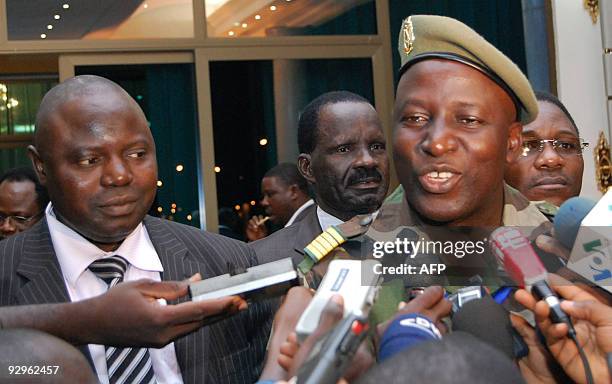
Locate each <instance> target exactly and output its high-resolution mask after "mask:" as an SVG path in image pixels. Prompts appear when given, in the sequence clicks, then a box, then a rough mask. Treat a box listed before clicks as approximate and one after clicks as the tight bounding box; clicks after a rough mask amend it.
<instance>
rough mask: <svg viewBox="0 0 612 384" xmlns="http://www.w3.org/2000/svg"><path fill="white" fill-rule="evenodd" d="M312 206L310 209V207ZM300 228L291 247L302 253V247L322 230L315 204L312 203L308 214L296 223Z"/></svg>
mask: <svg viewBox="0 0 612 384" xmlns="http://www.w3.org/2000/svg"><path fill="white" fill-rule="evenodd" d="M311 208H312V209H311ZM297 224H298V225H299V226H300V228H299V230H298V233H297V236H296V237H295V242H294V243H293V249H294V250H295V251H296V252H298V253H299V254H301V255H303V254H304V247H306V246H307V245H308V244H309V243H310V242H311V241H312V240H314V238H315V237H317V236H319V234H321V232H323V230H322V229H321V224H319V218H318V216H317V206H316V204H315V205H312V206H311V207H309V209H308V214H307V215H306V216H305V217H304V218H303V219H302V220H300V221H299V223H297Z"/></svg>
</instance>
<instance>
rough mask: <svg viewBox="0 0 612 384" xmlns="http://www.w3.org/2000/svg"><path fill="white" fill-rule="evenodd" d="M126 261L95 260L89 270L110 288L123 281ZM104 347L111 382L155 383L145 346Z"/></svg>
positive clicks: (114, 383) (111, 259)
mask: <svg viewBox="0 0 612 384" xmlns="http://www.w3.org/2000/svg"><path fill="white" fill-rule="evenodd" d="M127 266H128V262H127V260H125V259H124V258H123V257H121V256H111V257H107V258H105V259H100V260H96V261H94V262H93V263H91V264H90V265H89V270H90V271H92V272H93V273H94V274H95V275H96V276H98V277H99V278H100V279H102V280H103V281H104V282H105V283H106V284H107V285H108V287H109V289H110V288H112V287H114V286H115V285H117V284H119V283H120V282H122V281H123V276H124V275H125V271H126V270H127ZM105 348H106V367H107V370H108V379H109V381H110V383H111V384H123V383H155V375H154V373H153V365H152V364H151V356H150V355H149V350H148V349H146V348H115V347H105Z"/></svg>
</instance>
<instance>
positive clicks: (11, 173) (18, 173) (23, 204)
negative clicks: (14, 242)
mask: <svg viewBox="0 0 612 384" xmlns="http://www.w3.org/2000/svg"><path fill="white" fill-rule="evenodd" d="M47 203H49V197H48V196H47V191H46V189H45V188H44V187H43V186H42V185H40V183H39V182H38V178H37V177H36V174H35V173H34V171H33V170H32V169H30V168H27V167H20V168H14V169H10V170H8V171H7V172H5V173H4V174H3V175H2V176H0V240H3V239H5V238H7V237H9V236H12V235H14V234H16V233H19V232H22V231H25V230H26V229H28V228H30V227H31V226H33V225H34V224H36V223H37V222H38V220H40V218H41V217H42V213H43V211H44V209H45V207H46V206H47Z"/></svg>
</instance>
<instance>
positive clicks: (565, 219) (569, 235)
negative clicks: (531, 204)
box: [553, 197, 596, 249]
mask: <svg viewBox="0 0 612 384" xmlns="http://www.w3.org/2000/svg"><path fill="white" fill-rule="evenodd" d="M595 204H596V202H595V201H593V200H591V199H585V198H584V197H572V198H571V199H568V200H566V201H565V203H563V204H562V205H561V206H560V207H559V210H558V211H557V214H556V215H555V218H554V220H553V224H554V226H555V235H556V236H555V238H556V239H557V240H559V241H560V242H561V244H563V246H564V247H565V248H568V249H572V247H573V246H574V242H575V241H576V237H577V236H578V231H579V230H580V224H581V223H582V220H583V219H584V218H585V217H586V215H587V214H588V213H589V212H591V210H593V208H594V207H595Z"/></svg>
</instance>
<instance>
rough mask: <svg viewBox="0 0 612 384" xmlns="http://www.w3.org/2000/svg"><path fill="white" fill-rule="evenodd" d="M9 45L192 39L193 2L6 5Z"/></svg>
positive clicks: (14, 0)
mask: <svg viewBox="0 0 612 384" xmlns="http://www.w3.org/2000/svg"><path fill="white" fill-rule="evenodd" d="M6 10H7V19H8V37H9V40H40V39H47V40H62V39H71V40H112V39H154V38H190V37H193V2H192V0H104V1H100V0H78V1H71V0H63V1H51V0H41V1H24V0H6Z"/></svg>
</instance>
